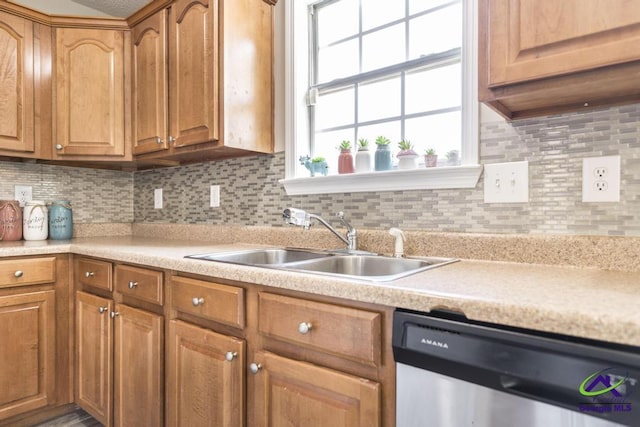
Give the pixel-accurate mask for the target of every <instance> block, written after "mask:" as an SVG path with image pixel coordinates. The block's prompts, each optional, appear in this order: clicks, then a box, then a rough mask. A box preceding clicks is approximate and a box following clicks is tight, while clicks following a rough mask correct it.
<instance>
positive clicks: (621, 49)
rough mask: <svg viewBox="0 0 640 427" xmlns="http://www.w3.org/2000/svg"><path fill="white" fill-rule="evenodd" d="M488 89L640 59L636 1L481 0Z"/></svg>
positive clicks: (639, 10)
mask: <svg viewBox="0 0 640 427" xmlns="http://www.w3.org/2000/svg"><path fill="white" fill-rule="evenodd" d="M483 1H485V2H488V6H489V10H488V13H489V16H488V20H487V24H488V25H489V31H488V37H489V46H490V48H489V86H490V87H491V86H497V85H505V84H509V83H516V82H522V81H528V80H533V79H537V78H542V77H550V76H557V75H561V74H566V73H571V72H577V71H583V70H589V69H594V68H599V67H604V66H607V65H612V64H620V63H624V62H629V61H635V60H638V59H640V51H639V50H638V45H639V44H640V2H638V1H636V0H613V1H612V0H562V1H558V0H483Z"/></svg>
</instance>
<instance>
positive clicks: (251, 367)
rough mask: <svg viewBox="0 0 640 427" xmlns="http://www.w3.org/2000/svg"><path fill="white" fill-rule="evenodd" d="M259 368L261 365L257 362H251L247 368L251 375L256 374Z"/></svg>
mask: <svg viewBox="0 0 640 427" xmlns="http://www.w3.org/2000/svg"><path fill="white" fill-rule="evenodd" d="M260 369H262V365H261V364H259V363H252V364H251V365H249V370H250V371H251V373H252V374H253V375H255V374H257V373H258V371H260Z"/></svg>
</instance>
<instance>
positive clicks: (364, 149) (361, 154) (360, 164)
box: [356, 138, 371, 173]
mask: <svg viewBox="0 0 640 427" xmlns="http://www.w3.org/2000/svg"><path fill="white" fill-rule="evenodd" d="M362 172H371V153H369V140H368V139H366V138H360V139H359V140H358V151H357V152H356V173H362Z"/></svg>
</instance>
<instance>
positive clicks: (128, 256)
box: [0, 236, 640, 346]
mask: <svg viewBox="0 0 640 427" xmlns="http://www.w3.org/2000/svg"><path fill="white" fill-rule="evenodd" d="M260 246H261V245H255V244H227V245H211V244H207V243H206V242H197V241H180V240H165V239H156V238H143V237H132V236H125V237H104V238H87V239H74V240H71V241H67V242H55V241H43V242H0V257H9V256H24V255H38V254H52V253H68V252H71V253H74V254H80V255H87V256H92V257H99V258H107V259H111V260H115V261H121V262H127V263H133V264H142V265H146V266H149V267H156V268H164V269H170V270H176V271H181V272H186V273H195V274H201V275H204V276H210V277H213V278H222V279H229V280H236V281H242V282H247V283H256V284H261V285H266V286H271V287H276V288H283V289H290V290H296V291H302V292H308V293H313V294H321V295H327V296H333V297H339V298H346V299H350V300H355V301H362V302H370V303H376V304H381V305H386V306H391V307H401V308H407V309H413V310H418V311H430V310H433V309H436V308H446V309H450V310H455V311H460V312H463V313H464V314H465V315H466V316H467V317H468V318H470V319H474V320H481V321H486V322H492V323H499V324H504V325H510V326H517V327H524V328H530V329H535V330H541V331H547V332H556V333H561V334H567V335H573V336H577V337H584V338H592V339H598V340H604V341H610V342H616V343H621V344H629V345H634V346H640V276H639V274H638V273H637V272H635V273H634V272H617V271H605V270H597V269H584V268H575V267H558V266H544V265H535V264H521V263H512V262H496V261H474V260H461V261H460V262H457V263H454V264H450V265H447V266H444V267H440V268H435V269H433V270H428V271H425V272H423V273H419V274H415V275H412V276H408V277H405V278H402V279H399V280H395V281H392V282H379V283H370V282H364V281H357V280H348V279H337V278H333V277H328V276H320V275H313V274H305V273H295V272H289V271H282V270H274V269H267V268H259V267H249V266H239V265H233V264H224V263H217V262H210V261H201V260H194V259H185V258H184V256H185V255H191V254H198V253H209V252H225V251H230V250H237V249H250V248H255V247H260ZM434 255H437V254H434Z"/></svg>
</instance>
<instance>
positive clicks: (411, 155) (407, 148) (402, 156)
mask: <svg viewBox="0 0 640 427" xmlns="http://www.w3.org/2000/svg"><path fill="white" fill-rule="evenodd" d="M398 148H400V152H398V154H396V157H397V158H398V168H399V169H416V168H417V167H418V162H417V160H418V157H420V156H419V155H418V153H416V152H415V151H414V149H413V144H412V143H411V141H409V140H406V139H403V140H402V141H400V142H399V143H398Z"/></svg>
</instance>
